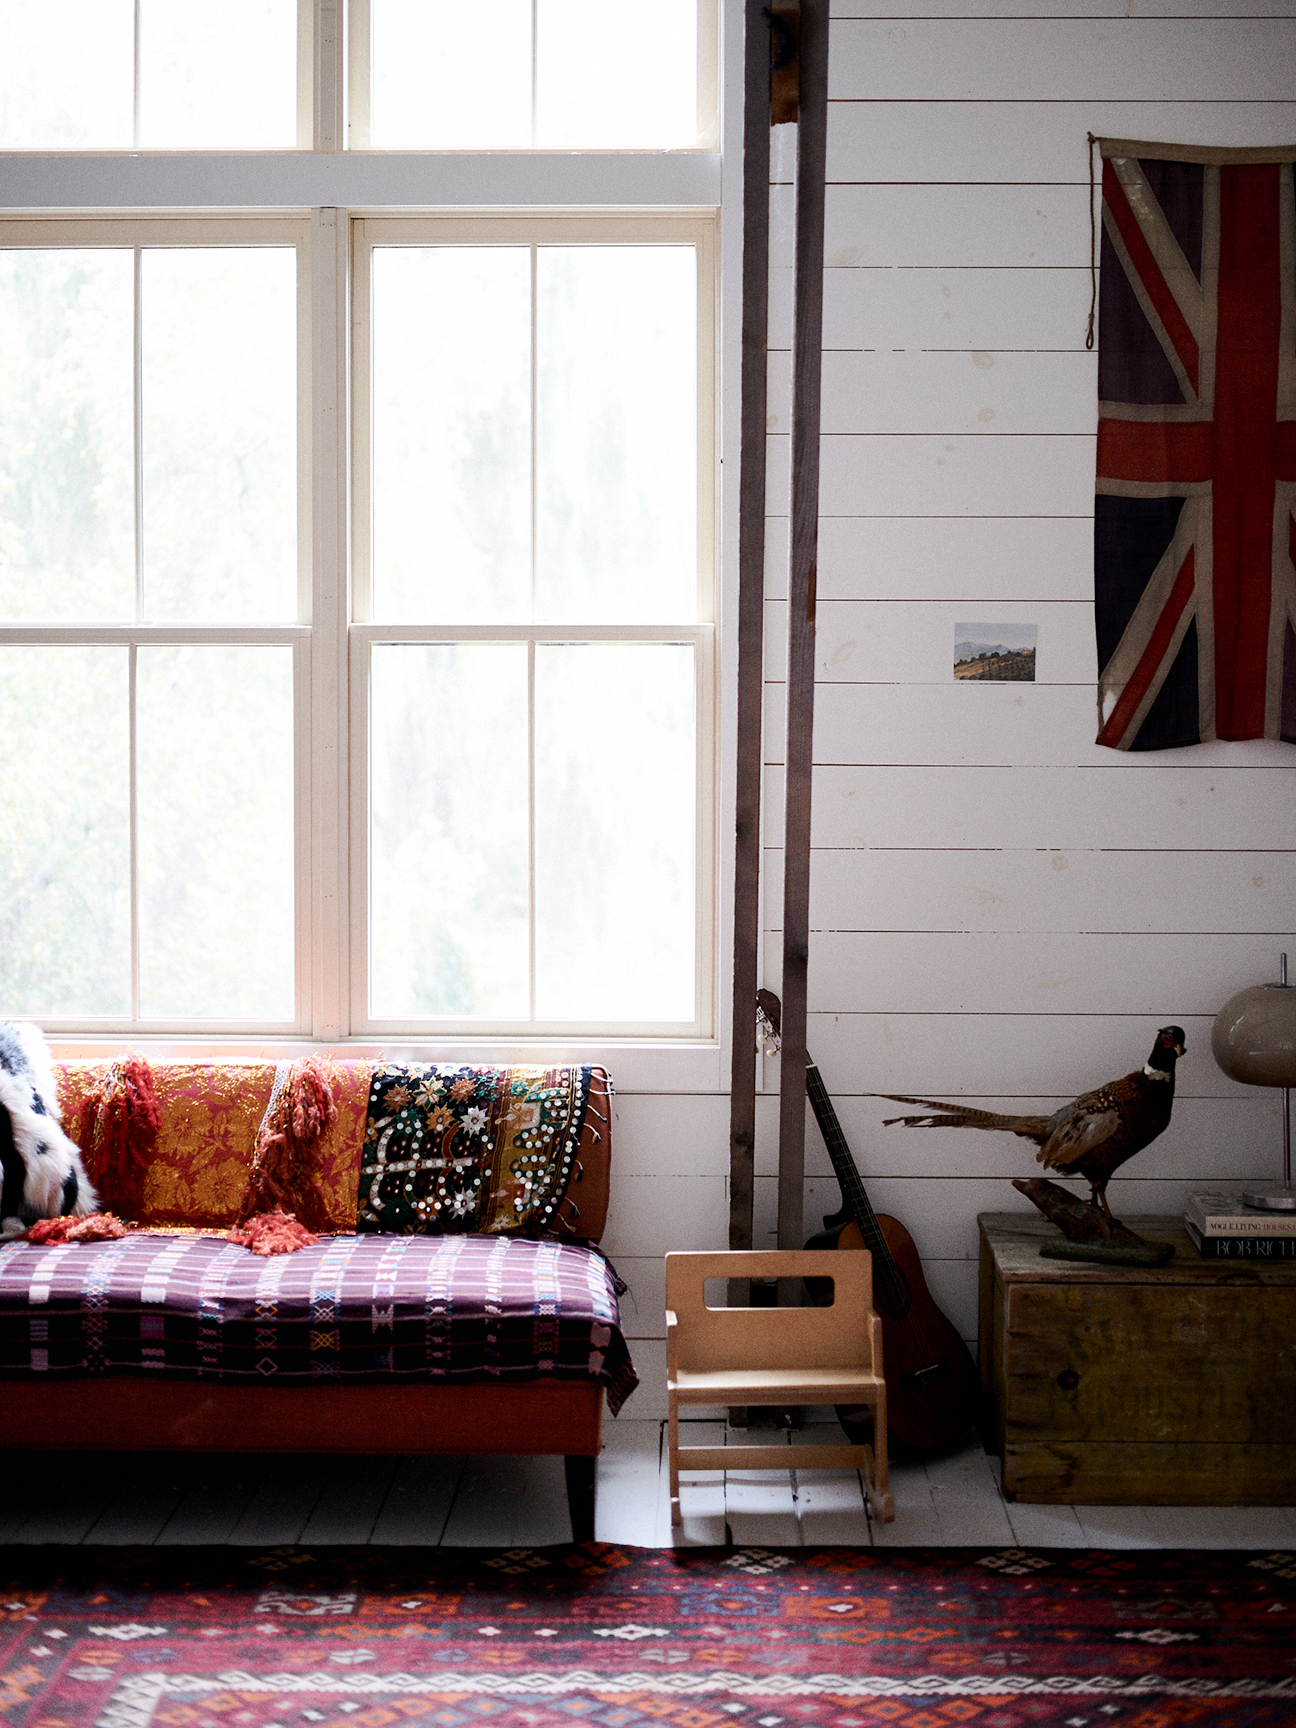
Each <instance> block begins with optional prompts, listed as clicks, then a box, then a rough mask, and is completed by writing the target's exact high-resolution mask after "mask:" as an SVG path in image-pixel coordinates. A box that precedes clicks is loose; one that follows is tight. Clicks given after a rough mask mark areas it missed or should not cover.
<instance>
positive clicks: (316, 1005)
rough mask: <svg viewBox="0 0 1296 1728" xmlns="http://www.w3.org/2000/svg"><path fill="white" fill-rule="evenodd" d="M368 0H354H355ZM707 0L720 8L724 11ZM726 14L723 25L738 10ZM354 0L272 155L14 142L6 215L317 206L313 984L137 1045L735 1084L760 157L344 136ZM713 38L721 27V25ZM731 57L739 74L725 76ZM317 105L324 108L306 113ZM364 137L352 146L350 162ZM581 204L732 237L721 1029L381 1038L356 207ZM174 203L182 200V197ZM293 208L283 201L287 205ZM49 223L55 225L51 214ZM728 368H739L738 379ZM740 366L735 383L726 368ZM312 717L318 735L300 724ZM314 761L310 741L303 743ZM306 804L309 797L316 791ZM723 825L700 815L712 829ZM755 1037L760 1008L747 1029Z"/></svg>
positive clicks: (71, 1036) (736, 36) (728, 117)
mask: <svg viewBox="0 0 1296 1728" xmlns="http://www.w3.org/2000/svg"><path fill="white" fill-rule="evenodd" d="M354 3H355V0H352V4H354ZM701 5H702V7H703V8H704V14H703V15H704V16H708V17H711V18H712V19H714V20H715V22H716V28H715V30H714V32H713V34H712V36H711V38H710V40H711V42H712V43H713V44H714V45H716V47H717V52H716V61H715V66H716V80H715V82H716V90H717V102H716V109H717V110H718V114H719V125H718V129H717V136H718V137H723V140H724V148H725V150H726V152H727V155H728V158H729V160H730V161H731V162H733V163H738V162H740V160H741V109H742V104H741V100H738V101H736V102H735V101H732V100H728V101H724V100H721V99H720V97H719V92H721V91H722V90H724V89H728V90H730V91H737V92H739V93H741V90H742V81H743V73H742V34H743V32H742V20H743V12H742V5H741V0H701ZM707 9H709V10H707ZM721 22H723V35H721V32H720V29H719V25H720V23H721ZM344 25H345V14H344V0H300V5H299V45H300V44H303V43H308V49H309V51H307V49H306V48H305V47H303V49H302V52H301V54H300V58H299V92H300V94H299V119H300V120H301V121H302V124H301V125H299V146H298V148H297V149H296V150H294V151H286V152H263V153H239V152H233V153H220V152H198V151H195V152H181V151H175V152H165V151H163V152H147V151H145V152H140V153H138V154H132V153H129V152H124V151H101V152H89V151H86V152H76V153H54V152H40V151H12V152H9V153H0V217H11V218H13V219H14V220H16V221H18V222H21V221H23V220H35V219H36V218H37V217H40V218H46V217H50V218H54V217H59V218H67V217H69V216H71V215H72V214H73V213H76V214H77V215H78V216H80V217H82V218H85V219H87V220H95V219H100V220H103V221H104V222H105V223H110V224H111V232H112V233H113V234H117V233H119V232H120V230H119V229H118V226H117V224H118V221H119V220H120V219H122V218H124V217H129V218H131V219H135V218H139V219H140V220H141V221H142V220H145V219H154V218H155V219H158V220H173V219H174V220H187V219H189V218H191V217H195V216H197V215H200V214H206V215H210V216H212V217H217V216H226V217H229V218H230V219H231V220H232V221H236V222H237V223H238V224H239V225H240V227H241V226H242V224H243V223H244V222H246V221H249V220H251V219H254V218H259V217H263V216H264V215H265V213H266V212H267V211H274V212H277V213H281V214H282V215H283V216H285V217H287V218H291V217H293V216H296V217H298V218H301V219H303V220H309V222H310V227H311V245H310V283H309V293H310V303H311V317H310V339H309V366H308V367H306V368H304V369H303V372H302V376H301V382H302V386H303V388H305V387H307V386H309V391H310V406H309V414H308V415H307V416H306V418H305V420H304V422H303V426H304V436H303V442H302V451H303V454H304V455H305V454H306V452H309V462H310V468H311V474H312V479H313V486H312V491H311V507H310V536H309V540H308V539H307V536H306V535H305V534H303V537H302V546H303V549H304V548H305V547H306V546H307V545H308V544H309V547H310V588H311V602H310V609H309V611H308V612H306V613H305V614H304V615H303V621H302V624H301V625H300V626H298V627H297V628H298V629H303V630H304V629H306V628H307V626H309V635H310V644H309V650H308V652H309V666H310V672H309V692H310V695H309V700H310V711H311V713H310V723H309V734H308V736H309V753H308V761H307V763H306V766H305V770H304V771H303V772H301V773H300V776H299V795H300V793H301V792H302V791H303V790H305V788H306V787H307V786H309V789H310V794H311V796H310V815H309V821H308V822H306V823H304V825H303V833H304V834H305V836H306V844H307V851H308V868H307V869H306V870H305V871H303V872H301V873H300V874H299V883H300V880H301V876H302V875H304V876H305V878H306V882H307V889H308V899H303V898H302V896H301V895H300V894H299V896H298V908H299V911H300V910H301V909H302V908H303V907H304V906H307V905H308V906H309V910H310V942H309V949H308V954H307V965H306V970H307V973H308V986H309V988H308V989H305V990H303V994H302V1001H301V1004H300V1006H301V1020H302V1030H301V1032H300V1034H298V1035H295V1036H294V1035H292V1034H290V1033H287V1034H286V1033H283V1032H282V1031H281V1030H279V1029H278V1028H276V1029H275V1030H273V1031H271V1030H268V1029H267V1030H265V1031H251V1030H243V1029H240V1030H235V1029H232V1028H231V1029H229V1030H227V1031H226V1032H224V1033H222V1032H221V1030H220V1028H218V1027H217V1026H215V1025H213V1024H212V1023H210V1022H203V1023H202V1025H201V1027H195V1028H193V1033H192V1034H191V1033H189V1032H188V1031H186V1029H184V1028H180V1027H177V1026H174V1025H170V1024H169V1025H168V1026H167V1027H166V1028H165V1029H160V1028H159V1029H158V1030H157V1031H156V1032H153V1033H149V1034H145V1033H144V1031H143V1029H142V1028H141V1029H140V1031H139V1033H138V1034H135V1033H132V1036H137V1040H138V1043H139V1046H140V1047H141V1048H144V1049H146V1050H148V1051H149V1052H150V1053H151V1054H153V1055H154V1056H155V1057H156V1058H157V1059H159V1060H162V1059H166V1058H168V1057H181V1056H185V1057H193V1058H197V1059H200V1058H202V1057H203V1056H205V1055H210V1053H211V1051H212V1049H213V1048H214V1047H215V1048H220V1049H223V1050H224V1051H225V1052H226V1053H228V1054H234V1053H242V1054H247V1055H257V1056H262V1057H273V1058H288V1057H291V1056H294V1055H297V1054H303V1053H306V1052H309V1051H310V1050H313V1049H314V1050H318V1049H321V1048H324V1049H328V1048H333V1049H336V1050H337V1051H338V1052H339V1053H341V1052H343V1051H350V1052H351V1053H353V1054H357V1055H358V1054H372V1055H378V1054H385V1055H387V1056H388V1057H390V1058H391V1059H393V1060H411V1061H436V1060H450V1059H453V1060H458V1061H463V1060H469V1061H474V1060H475V1061H527V1060H535V1059H537V1057H543V1059H544V1060H545V1061H560V1062H570V1061H595V1062H597V1061H606V1062H610V1063H613V1064H614V1065H615V1071H616V1075H617V1080H618V1084H619V1085H620V1086H621V1088H622V1089H623V1090H628V1091H631V1092H633V1091H644V1090H646V1091H650V1092H656V1091H666V1092H679V1093H681V1094H709V1093H712V1092H723V1091H724V1090H725V1089H726V1087H727V1083H728V1081H727V1075H728V1063H729V1038H730V1037H731V1036H732V1029H731V1027H730V1025H729V1021H730V1014H729V1003H728V992H727V990H725V989H724V988H720V987H719V985H722V984H723V978H724V973H725V964H724V954H723V952H722V951H721V947H722V945H720V944H719V943H718V942H716V941H715V939H714V933H715V932H716V931H718V930H720V929H723V927H724V923H725V919H726V917H727V913H728V908H729V905H730V900H731V884H730V882H729V876H728V869H727V861H728V860H729V858H730V857H731V845H732V818H733V790H734V782H733V769H732V763H731V761H730V755H731V751H732V740H733V726H734V717H733V704H734V688H735V686H734V663H735V654H736V634H735V629H736V626H735V614H734V611H733V607H732V604H731V603H730V602H731V600H732V596H733V593H734V591H735V587H736V579H737V568H736V547H737V502H738V489H737V477H738V414H737V408H736V396H735V391H734V388H733V386H734V384H735V382H736V380H737V377H738V372H739V360H740V342H739V328H740V313H741V296H740V278H741V271H740V265H741V255H742V234H741V175H740V174H739V173H733V174H729V175H722V171H721V157H720V154H719V151H718V149H717V147H716V145H715V143H714V142H713V143H712V145H711V147H710V148H709V149H708V148H706V147H705V143H704V145H703V147H700V148H698V149H696V150H693V151H687V150H681V151H676V152H670V151H662V152H651V151H650V152H632V151H622V152H610V151H605V152H598V151H591V152H566V153H562V154H542V153H537V152H531V153H528V152H515V153H510V152H495V153H491V152H464V153H455V152H439V153H437V152H412V151H405V152H402V151H355V152H348V151H346V150H345V148H344V145H345V134H346V125H345V119H346V117H345V113H344V109H345V97H346V86H347V66H346V33H345V28H344ZM705 39H706V38H705V37H704V40H705ZM721 68H722V69H723V80H722V78H721V76H720V72H721ZM306 121H309V124H306V123H305V122H306ZM348 157H349V160H348ZM559 208H560V209H561V210H563V211H565V212H567V213H568V214H572V215H576V214H580V213H585V212H588V213H590V214H593V213H595V212H603V213H606V212H608V211H616V212H619V213H621V214H623V215H626V214H631V215H635V216H638V215H643V216H647V215H649V214H652V213H658V214H676V215H679V216H681V217H687V218H692V219H700V220H703V221H706V222H707V223H708V224H710V225H711V226H712V228H713V231H714V235H715V244H716V253H717V266H716V274H717V283H718V293H717V306H718V307H720V308H722V316H719V315H718V317H717V324H716V356H715V358H716V367H715V383H716V391H717V398H716V399H717V403H718V404H723V405H724V407H723V411H722V412H721V411H720V409H719V408H718V409H717V436H716V440H715V444H714V447H713V451H712V455H713V457H714V459H715V461H716V463H717V467H716V470H715V482H716V495H717V509H716V520H717V523H718V524H719V525H720V526H719V528H718V531H717V545H718V546H720V547H722V548H723V553H722V559H721V561H720V562H719V563H718V565H717V580H716V590H717V595H718V597H727V598H718V600H717V614H716V617H717V622H716V625H715V643H716V646H715V659H714V662H713V670H714V673H715V683H714V688H713V691H712V698H713V699H712V701H711V705H710V714H711V721H712V740H713V754H712V757H711V759H710V760H709V761H708V762H707V764H706V779H707V783H708V784H710V785H712V786H718V795H717V798H716V801H715V803H714V805H713V807H712V809H711V810H710V812H708V817H709V822H708V827H707V829H706V834H709V835H710V837H711V838H710V841H709V844H710V848H711V853H712V860H711V862H712V867H713V872H714V875H713V880H714V888H713V892H712V893H711V894H710V895H709V896H707V897H706V900H707V915H708V918H709V920H710V928H711V931H712V933H713V942H712V947H711V952H710V954H709V956H708V958H707V965H708V966H709V968H710V971H709V975H708V981H707V988H708V991H709V992H710V993H711V994H712V996H714V997H715V998H716V1005H715V1011H714V1025H713V1029H712V1031H711V1033H710V1035H709V1036H700V1037H697V1038H672V1037H668V1036H663V1035H662V1034H661V1031H660V1028H654V1031H653V1035H652V1036H650V1037H634V1036H630V1035H614V1034H609V1035H599V1036H598V1037H592V1038H571V1039H566V1038H557V1037H553V1038H551V1037H543V1038H541V1037H530V1038H512V1037H510V1038H489V1037H485V1036H482V1035H481V1034H480V1032H479V1031H478V1030H477V1029H474V1030H473V1031H472V1032H465V1033H460V1034H453V1033H444V1032H442V1031H441V1029H440V1028H438V1031H437V1032H436V1034H435V1035H433V1036H427V1037H424V1036H420V1035H417V1034H414V1033H409V1034H404V1035H394V1036H392V1037H387V1036H384V1038H383V1040H382V1042H381V1043H378V1042H376V1041H375V1040H374V1038H373V1037H372V1036H364V1035H361V1034H359V1033H357V1032H356V1031H354V1030H353V1029H352V1026H351V1024H350V1020H349V1004H350V1001H351V996H352V989H351V977H350V965H349V958H348V950H349V933H350V852H349V847H348V845H347V844H346V839H347V837H348V833H349V831H348V827H347V821H346V817H345V812H346V810H347V808H348V792H349V775H350V751H349V707H348V704H347V702H346V701H345V699H344V695H345V691H346V687H347V680H348V642H347V625H346V618H347V615H348V614H347V609H346V608H345V607H344V606H342V605H339V603H338V597H339V595H345V594H346V591H347V584H348V582H349V518H348V513H349V440H348V437H347V435H346V425H347V412H348V396H349V388H350V360H349V352H348V338H349V327H350V307H349V295H348V289H349V282H348V277H349V270H348V218H349V217H350V216H356V217H366V218H378V217H385V216H391V215H396V214H411V213H415V214H424V215H426V214H430V213H437V214H441V215H454V214H460V215H464V214H468V213H477V214H480V213H481V212H483V211H484V210H490V211H494V212H496V213H497V214H498V213H501V212H537V213H543V212H550V213H552V212H553V211H554V210H555V209H559ZM168 213H169V214H168ZM276 219H278V218H276ZM47 232H48V230H47V229H45V228H44V227H42V233H47ZM725 380H728V383H727V384H726V383H724V381H725ZM722 386H723V388H722ZM3 628H4V630H5V633H6V635H7V636H8V639H23V637H24V636H25V635H26V630H25V629H24V627H17V628H14V627H9V626H4V627H3ZM301 736H302V737H306V736H307V733H305V732H303V733H302V734H301ZM299 766H300V758H299ZM299 809H300V805H299ZM706 844H708V841H707V839H706V837H705V834H704V833H702V832H700V833H699V849H700V850H701V848H702V847H703V846H704V845H706ZM42 1024H44V1025H46V1027H47V1029H48V1030H49V1031H50V1032H51V1034H52V1035H53V1036H54V1037H55V1038H56V1039H57V1040H58V1044H57V1053H58V1054H59V1055H60V1056H63V1057H69V1058H70V1057H75V1056H78V1055H85V1056H96V1055H102V1054H104V1053H105V1052H107V1051H116V1050H120V1048H121V1038H122V1030H121V1024H122V1023H120V1022H115V1023H113V1025H112V1026H106V1025H103V1024H102V1023H97V1024H92V1023H89V1022H85V1021H78V1022H76V1023H75V1025H74V1024H73V1023H72V1022H68V1021H58V1022H55V1021H53V1020H42ZM738 1033H739V1035H741V1036H744V1037H745V1036H747V1035H748V1033H749V1028H748V1027H747V1026H746V1025H745V1024H744V1025H743V1026H741V1027H740V1028H738Z"/></svg>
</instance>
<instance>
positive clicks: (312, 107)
mask: <svg viewBox="0 0 1296 1728" xmlns="http://www.w3.org/2000/svg"><path fill="white" fill-rule="evenodd" d="M297 4H298V8H299V13H298V27H299V32H300V36H301V38H302V40H299V44H298V53H299V55H300V60H301V65H302V68H303V76H301V77H300V78H299V81H298V104H299V107H300V104H301V101H302V96H303V94H304V95H305V96H306V99H307V102H308V104H309V109H308V112H307V113H306V114H304V115H301V124H300V126H299V136H300V139H301V142H302V143H303V144H304V145H305V146H306V147H307V148H309V149H314V150H318V151H321V152H327V153H329V154H332V153H333V152H335V151H338V150H341V148H342V141H343V132H344V129H345V61H346V56H345V52H344V29H345V27H344V24H343V20H342V7H341V4H340V0H297ZM306 69H309V76H306V75H305V72H306Z"/></svg>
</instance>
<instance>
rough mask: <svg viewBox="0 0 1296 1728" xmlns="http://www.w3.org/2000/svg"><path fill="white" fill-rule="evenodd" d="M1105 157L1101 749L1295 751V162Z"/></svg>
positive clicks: (1193, 155) (1119, 150)
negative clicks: (1235, 746)
mask: <svg viewBox="0 0 1296 1728" xmlns="http://www.w3.org/2000/svg"><path fill="white" fill-rule="evenodd" d="M1101 144H1102V153H1103V158H1104V161H1103V206H1102V278H1101V280H1102V290H1101V300H1100V308H1099V316H1100V324H1099V343H1098V398H1099V401H1098V479H1097V487H1096V492H1097V497H1096V498H1095V501H1094V517H1095V520H1094V573H1095V597H1096V610H1097V627H1098V664H1099V667H1100V668H1101V670H1100V672H1099V676H1098V719H1099V728H1100V729H1099V732H1098V742H1099V743H1100V744H1107V745H1110V746H1111V747H1112V748H1113V749H1117V750H1165V749H1169V748H1171V747H1172V746H1175V745H1181V744H1196V743H1198V742H1200V741H1203V740H1205V739H1209V738H1285V739H1286V740H1287V741H1288V742H1289V743H1296V199H1294V198H1293V180H1292V162H1293V158H1296V150H1269V151H1265V150H1194V149H1190V148H1187V147H1181V146H1177V145H1165V144H1133V143H1128V142H1125V141H1122V140H1119V139H1102V140H1101Z"/></svg>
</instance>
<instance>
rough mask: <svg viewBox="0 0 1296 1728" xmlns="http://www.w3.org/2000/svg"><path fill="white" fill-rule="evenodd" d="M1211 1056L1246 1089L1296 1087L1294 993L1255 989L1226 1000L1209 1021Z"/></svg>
mask: <svg viewBox="0 0 1296 1728" xmlns="http://www.w3.org/2000/svg"><path fill="white" fill-rule="evenodd" d="M1211 1050H1212V1051H1213V1052H1214V1056H1215V1060H1216V1061H1217V1062H1218V1063H1219V1065H1220V1067H1221V1068H1222V1069H1223V1070H1224V1072H1225V1073H1226V1074H1228V1075H1231V1076H1232V1078H1233V1079H1234V1080H1243V1081H1245V1082H1246V1084H1247V1085H1248V1086H1296V988H1293V987H1290V986H1287V985H1283V984H1255V985H1253V986H1252V987H1251V988H1250V989H1249V990H1239V991H1238V993H1237V995H1236V996H1230V997H1229V999H1228V1001H1227V1002H1226V1003H1225V1004H1224V1006H1223V1007H1222V1008H1221V1009H1220V1011H1219V1013H1218V1014H1217V1015H1216V1016H1215V1024H1214V1026H1213V1027H1212V1028H1211Z"/></svg>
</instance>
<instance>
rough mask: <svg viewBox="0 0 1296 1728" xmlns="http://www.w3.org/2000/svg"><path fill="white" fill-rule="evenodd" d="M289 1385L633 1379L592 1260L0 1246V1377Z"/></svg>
mask: <svg viewBox="0 0 1296 1728" xmlns="http://www.w3.org/2000/svg"><path fill="white" fill-rule="evenodd" d="M102 1374H114V1375H115V1374H134V1375H146V1376H149V1377H155V1376H156V1377H161V1378H164V1379H192V1380H213V1381H227V1382H233V1383H240V1382H241V1383H243V1384H248V1383H256V1384H266V1385H303V1384H311V1383H315V1382H318V1381H322V1380H331V1381H335V1382H343V1383H348V1384H352V1385H355V1384H363V1383H366V1382H390V1381H392V1380H393V1379H394V1380H398V1381H400V1380H404V1381H422V1380H428V1379H433V1380H445V1381H449V1382H459V1381H473V1380H505V1381H510V1380H526V1379H530V1378H534V1377H536V1376H543V1377H545V1378H546V1379H549V1378H552V1379H554V1380H589V1379H590V1378H594V1379H596V1380H599V1381H601V1382H602V1383H603V1384H604V1385H605V1387H606V1389H607V1397H608V1405H609V1408H610V1409H612V1411H613V1412H615V1411H616V1410H617V1409H619V1408H620V1406H621V1404H622V1403H623V1402H624V1400H625V1399H626V1398H627V1397H628V1396H629V1394H630V1393H631V1392H632V1391H633V1390H634V1387H635V1385H636V1384H637V1378H636V1375H635V1372H634V1369H633V1367H632V1365H631V1362H630V1354H629V1351H628V1349H627V1347H626V1343H625V1339H624V1337H623V1336H622V1333H621V1326H620V1315H619V1312H618V1308H617V1296H616V1279H615V1274H614V1273H613V1271H612V1269H611V1267H610V1266H609V1264H608V1262H607V1261H606V1260H605V1259H604V1258H603V1256H602V1255H601V1254H600V1253H599V1252H598V1251H597V1249H590V1248H585V1247H578V1246H575V1245H573V1244H569V1243H558V1242H537V1241H530V1240H527V1239H518V1238H505V1237H488V1236H443V1237H422V1236H335V1237H329V1238H326V1239H324V1240H322V1241H320V1242H319V1243H317V1244H316V1245H315V1246H314V1247H313V1248H304V1249H302V1250H301V1251H300V1252H298V1253H296V1254H288V1255H283V1256H279V1257H276V1258H274V1259H271V1260H264V1259H259V1258H258V1257H257V1256H256V1255H253V1254H249V1253H247V1251H246V1250H245V1249H243V1248H239V1247H236V1246H234V1245H233V1244H231V1243H228V1242H226V1241H224V1240H223V1239H221V1238H219V1237H215V1236H198V1235H165V1234H148V1233H144V1232H138V1233H134V1234H132V1235H129V1236H126V1237H123V1238H122V1239H121V1240H119V1241H116V1242H96V1243H85V1244H67V1245H64V1246H61V1247H52V1248H38V1247H33V1246H32V1245H30V1244H29V1243H26V1242H16V1243H13V1244H11V1245H9V1246H8V1247H5V1248H3V1249H0V1376H3V1377H4V1378H5V1379H8V1380H15V1379H18V1380H22V1379H29V1378H31V1377H34V1376H39V1377H40V1378H42V1379H46V1380H48V1379H75V1378H78V1377H82V1376H87V1375H102Z"/></svg>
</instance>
